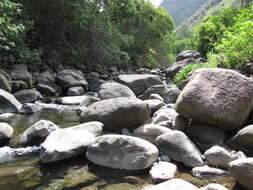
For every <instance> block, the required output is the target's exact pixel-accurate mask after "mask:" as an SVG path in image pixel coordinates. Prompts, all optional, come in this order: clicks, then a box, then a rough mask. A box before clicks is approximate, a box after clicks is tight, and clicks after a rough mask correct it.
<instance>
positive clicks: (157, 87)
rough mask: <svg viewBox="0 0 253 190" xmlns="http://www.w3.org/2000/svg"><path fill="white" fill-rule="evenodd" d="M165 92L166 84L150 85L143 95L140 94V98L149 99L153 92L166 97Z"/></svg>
mask: <svg viewBox="0 0 253 190" xmlns="http://www.w3.org/2000/svg"><path fill="white" fill-rule="evenodd" d="M164 93H165V86H164V85H155V86H151V87H149V88H148V89H147V90H146V91H145V92H144V93H143V94H142V95H140V96H139V97H138V98H140V99H142V100H147V99H149V98H150V95H151V94H159V95H160V96H161V97H164Z"/></svg>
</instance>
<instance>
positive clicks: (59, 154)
mask: <svg viewBox="0 0 253 190" xmlns="http://www.w3.org/2000/svg"><path fill="white" fill-rule="evenodd" d="M102 130H103V124H102V123H100V122H89V123H84V124H81V125H77V126H74V127H70V128H65V129H59V130H55V131H53V132H52V133H50V135H49V136H48V137H47V138H46V140H45V141H44V142H43V143H42V144H41V147H42V150H41V152H40V160H41V162H42V163H50V162H56V161H59V160H64V159H68V158H71V157H74V156H77V155H79V154H82V153H85V150H86V149H87V147H88V146H89V145H91V144H92V143H93V142H94V140H95V138H96V137H98V136H100V135H101V133H102Z"/></svg>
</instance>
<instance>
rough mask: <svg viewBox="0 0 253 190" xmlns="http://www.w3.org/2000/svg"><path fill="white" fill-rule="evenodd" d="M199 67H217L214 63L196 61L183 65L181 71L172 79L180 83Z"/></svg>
mask: <svg viewBox="0 0 253 190" xmlns="http://www.w3.org/2000/svg"><path fill="white" fill-rule="evenodd" d="M201 68H217V65H216V64H215V63H196V64H189V65H187V66H185V67H184V68H183V69H182V70H181V71H179V72H178V74H177V75H176V76H175V78H174V79H173V82H174V83H175V84H180V83H181V82H182V81H184V80H186V79H187V78H188V77H189V76H190V74H191V73H192V72H193V71H196V70H197V69H201Z"/></svg>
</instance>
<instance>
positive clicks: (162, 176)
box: [149, 162, 178, 183]
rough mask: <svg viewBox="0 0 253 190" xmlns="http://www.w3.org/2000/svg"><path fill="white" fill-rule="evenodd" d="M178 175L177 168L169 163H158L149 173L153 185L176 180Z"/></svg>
mask: <svg viewBox="0 0 253 190" xmlns="http://www.w3.org/2000/svg"><path fill="white" fill-rule="evenodd" d="M177 173H178V170H177V166H176V165H175V164H172V163H169V162H158V163H157V164H154V166H153V167H152V168H151V170H150V171H149V177H150V179H151V181H152V182H153V183H160V182H164V181H166V180H169V179H172V178H175V177H176V175H177Z"/></svg>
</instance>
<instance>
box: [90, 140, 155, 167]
mask: <svg viewBox="0 0 253 190" xmlns="http://www.w3.org/2000/svg"><path fill="white" fill-rule="evenodd" d="M158 155H159V151H158V149H157V148H156V146H155V145H153V144H151V143H150V142H148V141H146V140H143V139H140V138H137V137H130V136H125V135H103V136H100V137H98V138H97V139H96V140H95V142H94V143H92V144H91V145H90V146H89V147H88V150H87V153H86V157H87V159H88V160H89V161H91V162H92V163H94V164H97V165H100V166H105V167H109V168H114V169H123V170H143V169H146V168H149V167H150V166H151V165H152V164H153V163H154V162H156V160H157V159H158Z"/></svg>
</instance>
